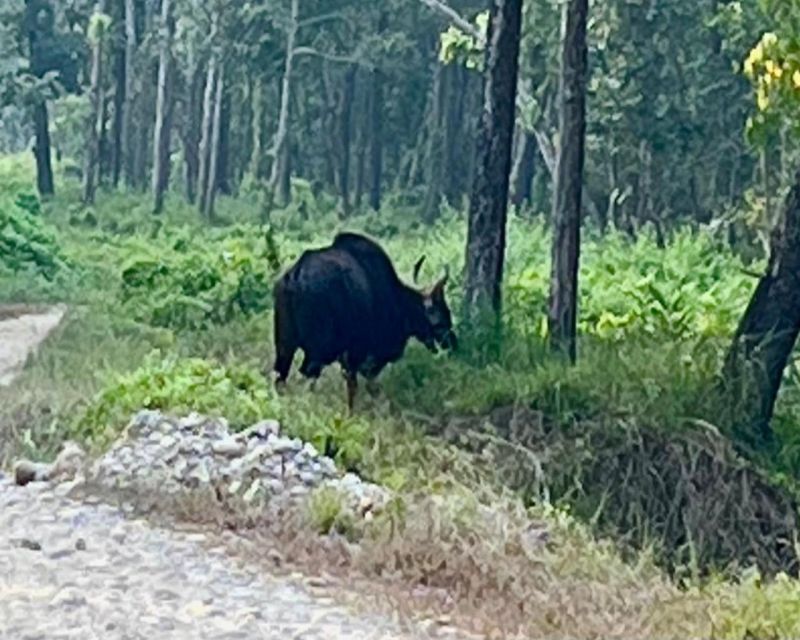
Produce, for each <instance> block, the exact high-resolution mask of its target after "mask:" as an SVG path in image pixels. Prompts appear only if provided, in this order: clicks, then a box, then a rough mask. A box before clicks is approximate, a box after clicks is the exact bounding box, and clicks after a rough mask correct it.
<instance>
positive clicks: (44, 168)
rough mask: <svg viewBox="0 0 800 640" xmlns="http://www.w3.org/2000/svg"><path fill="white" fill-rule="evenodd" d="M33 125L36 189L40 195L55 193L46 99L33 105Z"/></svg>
mask: <svg viewBox="0 0 800 640" xmlns="http://www.w3.org/2000/svg"><path fill="white" fill-rule="evenodd" d="M33 126H34V134H35V137H36V142H35V146H34V148H33V155H34V157H35V158H36V189H37V190H38V191H39V194H40V195H42V196H51V195H53V193H55V188H54V185H53V165H52V161H51V158H50V119H49V117H48V115H47V101H46V100H40V101H38V102H37V103H36V104H35V105H34V106H33Z"/></svg>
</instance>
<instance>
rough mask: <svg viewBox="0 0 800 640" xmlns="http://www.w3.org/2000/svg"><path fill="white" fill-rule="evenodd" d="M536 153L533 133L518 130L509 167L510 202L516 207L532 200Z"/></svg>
mask: <svg viewBox="0 0 800 640" xmlns="http://www.w3.org/2000/svg"><path fill="white" fill-rule="evenodd" d="M536 153H537V149H536V139H535V138H534V137H533V134H532V133H530V132H528V131H520V137H519V147H518V148H517V155H516V158H515V159H514V166H513V167H512V169H511V202H512V203H513V204H514V206H516V207H521V206H522V205H523V204H524V203H526V202H527V203H528V204H530V203H531V201H532V196H533V174H534V171H535V170H536Z"/></svg>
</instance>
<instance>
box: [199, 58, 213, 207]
mask: <svg viewBox="0 0 800 640" xmlns="http://www.w3.org/2000/svg"><path fill="white" fill-rule="evenodd" d="M216 67H217V60H216V56H215V55H212V56H211V60H210V61H209V63H208V73H207V75H206V86H205V92H204V94H203V119H202V123H201V125H200V147H199V150H198V155H199V156H200V157H199V159H198V163H199V168H198V170H197V192H198V194H199V195H200V197H199V199H198V201H197V203H198V209H199V210H200V213H201V214H202V215H205V212H206V195H207V193H208V183H209V182H210V181H209V176H210V175H213V174H211V173H210V172H209V168H208V165H209V159H210V158H209V155H210V154H209V151H210V148H211V134H212V131H211V129H212V120H213V118H214V89H215V86H216V77H217V70H216Z"/></svg>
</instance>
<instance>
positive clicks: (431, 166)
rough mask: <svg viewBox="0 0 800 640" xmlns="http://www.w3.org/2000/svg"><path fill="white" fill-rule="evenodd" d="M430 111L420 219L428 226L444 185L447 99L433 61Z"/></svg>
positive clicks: (441, 69)
mask: <svg viewBox="0 0 800 640" xmlns="http://www.w3.org/2000/svg"><path fill="white" fill-rule="evenodd" d="M433 64H434V71H433V85H432V88H431V110H430V114H429V118H428V153H427V166H426V171H425V180H426V183H427V184H426V190H425V202H424V204H423V205H422V218H423V220H425V222H427V223H428V224H432V223H433V222H435V221H436V219H437V218H438V217H439V211H440V208H441V201H442V193H443V186H444V185H443V183H444V156H445V149H444V126H443V120H444V118H443V114H444V106H445V101H446V98H447V91H446V89H445V82H446V79H445V75H446V73H445V68H444V66H442V64H441V63H440V62H439V59H438V58H437V59H436V60H435V61H434V63H433Z"/></svg>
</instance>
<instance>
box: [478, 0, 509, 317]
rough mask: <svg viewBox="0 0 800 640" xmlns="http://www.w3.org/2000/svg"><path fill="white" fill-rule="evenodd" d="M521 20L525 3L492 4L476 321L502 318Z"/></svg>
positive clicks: (481, 148)
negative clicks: (490, 314)
mask: <svg viewBox="0 0 800 640" xmlns="http://www.w3.org/2000/svg"><path fill="white" fill-rule="evenodd" d="M521 19H522V0H493V2H492V7H491V12H490V16H489V27H488V33H487V38H486V80H485V82H486V84H485V88H484V99H483V111H482V113H481V120H480V129H479V132H478V140H477V155H476V160H477V161H476V166H475V170H474V178H473V183H472V196H471V200H470V208H469V230H468V235H467V254H466V263H467V280H466V284H465V304H466V311H467V314H468V317H470V318H472V319H475V318H476V317H478V316H480V315H482V314H484V313H485V312H486V311H489V310H491V311H492V312H494V314H495V316H496V317H497V318H498V319H499V315H500V308H501V301H502V280H503V262H504V259H505V245H506V216H507V212H508V176H509V170H510V168H511V142H512V137H513V133H514V112H515V101H516V94H517V70H518V64H519V61H518V58H519V48H520V24H521Z"/></svg>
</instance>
